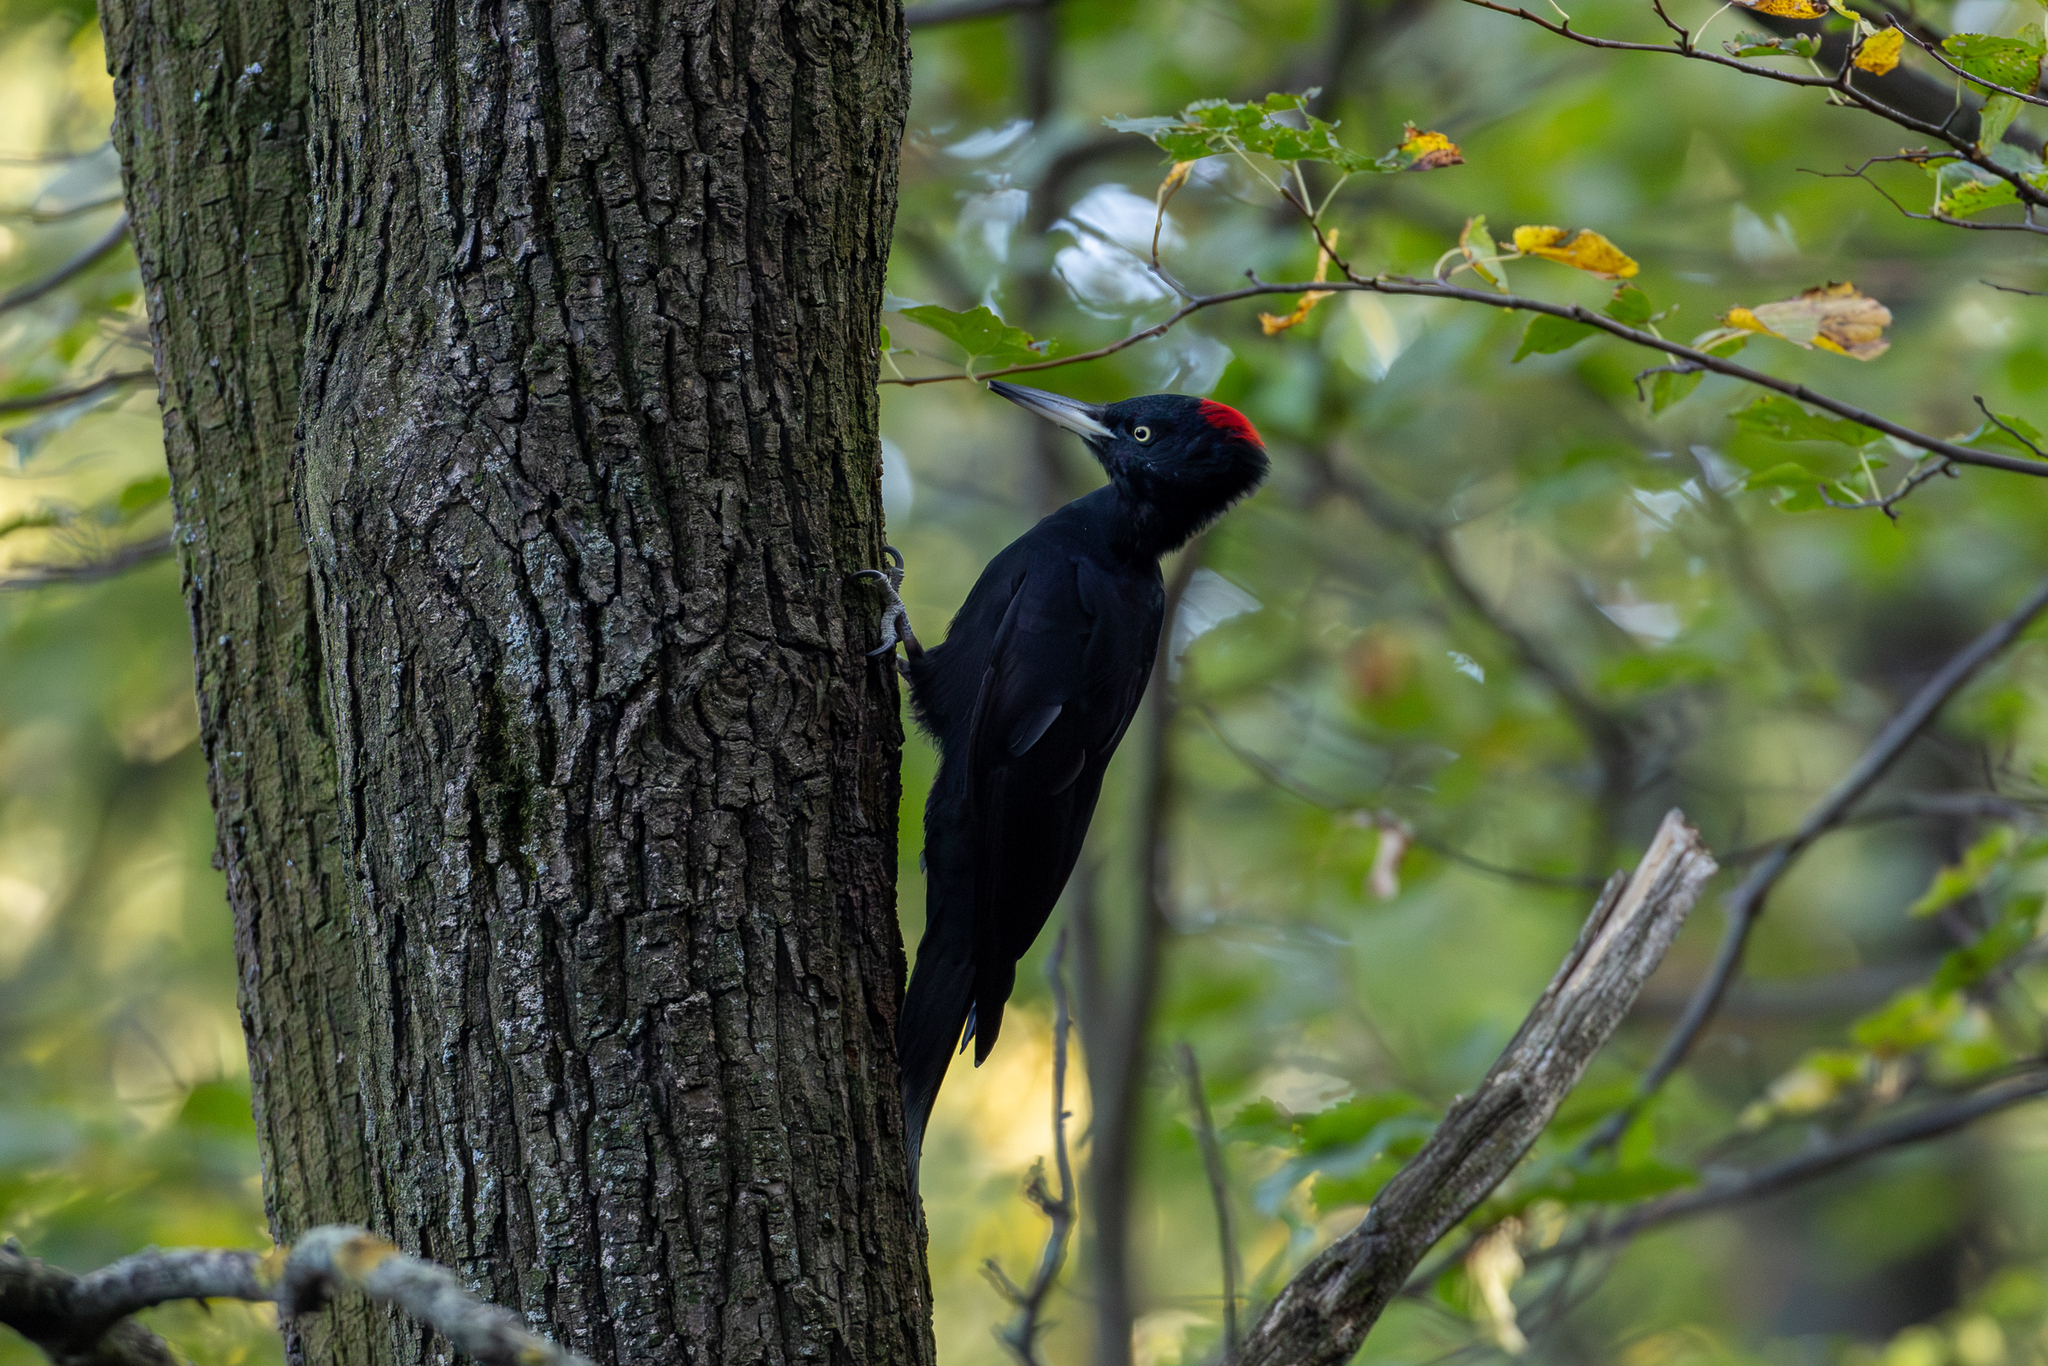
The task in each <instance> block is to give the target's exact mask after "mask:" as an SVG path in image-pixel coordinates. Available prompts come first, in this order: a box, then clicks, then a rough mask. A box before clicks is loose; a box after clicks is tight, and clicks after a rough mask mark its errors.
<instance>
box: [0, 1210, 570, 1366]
mask: <svg viewBox="0 0 2048 1366" xmlns="http://www.w3.org/2000/svg"><path fill="white" fill-rule="evenodd" d="M338 1289H349V1290H357V1291H361V1292H362V1293H363V1294H365V1295H367V1296H369V1297H370V1298H371V1299H373V1300H376V1301H378V1302H379V1303H382V1304H389V1305H391V1306H393V1307H394V1308H396V1309H398V1310H400V1311H401V1312H403V1313H404V1314H406V1315H407V1316H408V1317H410V1318H412V1319H414V1320H416V1321H418V1322H420V1323H423V1324H425V1325H426V1326H428V1327H429V1328H432V1329H434V1330H435V1331H436V1332H438V1333H440V1334H441V1335H442V1336H443V1337H445V1338H447V1339H448V1341H449V1343H450V1344H451V1345H452V1346H453V1347H454V1348H455V1350H456V1351H458V1352H460V1353H462V1354H463V1355H465V1356H470V1357H474V1358H476V1360H477V1361H478V1362H480V1363H483V1366H590V1364H589V1363H588V1362H586V1361H585V1360H584V1359H583V1358H582V1357H579V1356H577V1355H576V1354H575V1353H573V1352H570V1351H567V1350H565V1349H564V1348H562V1347H560V1346H558V1345H557V1344H555V1343H553V1342H550V1341H549V1340H548V1339H546V1338H543V1337H539V1336H537V1335H535V1334H533V1333H530V1332H528V1331H527V1330H526V1328H525V1327H524V1326H523V1325H522V1324H521V1323H520V1321H519V1318H518V1316H517V1315H515V1314H513V1313H511V1312H510V1311H509V1310H505V1309H500V1308H498V1307H497V1306H496V1305H492V1304H487V1303H485V1302H484V1301H482V1300H480V1299H478V1298H477V1297H476V1296H474V1295H472V1294H470V1293H469V1291H467V1290H465V1289H463V1287H462V1283H461V1281H459V1280H458V1279H457V1278H456V1276H455V1273H454V1272H452V1271H449V1270H448V1269H447V1268H446V1267H441V1266H436V1265H435V1264H434V1263H432V1262H425V1261H421V1260H419V1259H418V1258H416V1257H408V1256H407V1255H405V1254H404V1253H403V1252H400V1251H399V1250H398V1249H397V1248H396V1247H393V1246H392V1245H391V1244H390V1243H387V1242H385V1241H384V1240H383V1239H382V1238H379V1237H376V1236H375V1235H373V1234H369V1233H365V1232H364V1231H363V1230H362V1229H359V1228H350V1227H347V1226H346V1225H341V1224H329V1225H327V1226H325V1227H322V1228H316V1229H313V1230H311V1231H309V1232H308V1233H307V1234H306V1235H305V1236H304V1237H302V1238H301V1239H299V1241H298V1243H297V1244H296V1245H295V1246H293V1247H292V1248H291V1249H290V1250H289V1252H287V1251H286V1250H285V1249H282V1248H279V1249H276V1250H273V1251H272V1252H270V1253H269V1254H267V1255H266V1254H262V1253H256V1252H226V1251H213V1250H208V1249H194V1248H186V1249H173V1250H171V1251H158V1250H157V1249H155V1248H152V1249H150V1250H148V1251H146V1252H139V1253H137V1254H136V1255H134V1256H133V1257H124V1258H122V1259H121V1260H120V1261H118V1262H115V1263H114V1264H113V1265H112V1266H109V1267H105V1268H103V1269H102V1270H99V1271H95V1272H93V1273H92V1274H91V1275H87V1276H78V1275H74V1274H72V1273H71V1272H69V1271H64V1270H62V1269H60V1268H57V1267H53V1266H48V1265H45V1264H44V1263H42V1262H40V1261H37V1260H36V1259H35V1258H33V1257H30V1256H29V1255H28V1254H27V1253H25V1252H23V1251H22V1249H21V1246H20V1245H19V1244H18V1243H15V1242H13V1241H11V1240H10V1241H9V1242H8V1243H7V1244H5V1245H4V1246H0V1323H4V1324H6V1325H7V1326H8V1327H10V1328H12V1329H14V1330H15V1331H16V1332H18V1333H20V1334H21V1335H22V1336H23V1337H25V1338H27V1339H28V1340H29V1341H30V1342H33V1343H34V1344H35V1345H36V1346H37V1347H39V1348H41V1349H42V1350H43V1352H44V1354H45V1355H47V1356H48V1357H49V1358H50V1360H51V1361H52V1362H53V1363H55V1366H174V1363H175V1360H176V1359H175V1358H174V1357H173V1356H172V1354H171V1351H170V1349H169V1348H168V1347H166V1346H165V1345H164V1343H163V1341H162V1340H161V1339H159V1338H158V1337H157V1336H156V1335H155V1334H154V1333H152V1332H150V1331H149V1330H148V1329H147V1328H144V1327H143V1326H142V1325H141V1324H139V1323H136V1322H135V1321H134V1320H133V1319H132V1318H131V1317H130V1315H133V1314H136V1313H139V1312H140V1311H142V1310H144V1309H148V1308H151V1307H152V1306H154V1305H159V1304H166V1303H168V1302H170V1301H172V1300H202V1301H203V1300H247V1301H250V1302H252V1303H259V1304H267V1303H275V1304H276V1305H278V1307H279V1308H280V1310H282V1311H283V1312H285V1313H288V1314H304V1313H311V1312H313V1311H314V1310H317V1309H320V1308H323V1307H324V1306H325V1305H326V1304H327V1301H328V1300H329V1299H330V1298H331V1297H332V1295H333V1293H334V1292H335V1291H336V1290H338Z"/></svg>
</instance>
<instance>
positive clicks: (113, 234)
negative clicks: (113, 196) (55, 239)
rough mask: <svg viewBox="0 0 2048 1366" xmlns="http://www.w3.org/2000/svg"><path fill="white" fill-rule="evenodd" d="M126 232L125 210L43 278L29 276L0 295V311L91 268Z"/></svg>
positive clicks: (34, 297)
mask: <svg viewBox="0 0 2048 1366" xmlns="http://www.w3.org/2000/svg"><path fill="white" fill-rule="evenodd" d="M127 236H128V215H127V214H125V213H124V214H122V215H121V217H120V218H119V219H117V220H116V221H115V223H114V226H113V227H111V228H108V229H107V231H106V234H105V235H104V236H102V237H101V238H100V239H99V240H98V241H97V242H94V243H93V244H92V245H91V246H89V247H87V248H85V250H83V251H81V252H79V253H78V255H76V256H74V257H72V258H71V259H70V260H69V261H66V262H65V263H64V264H63V265H61V266H59V267H57V268H56V269H55V270H53V271H51V272H50V273H49V274H48V275H45V276H44V277H43V278H42V279H40V280H32V281H30V282H29V283H28V284H25V285H23V286H22V287H21V288H19V289H17V290H14V291H13V292H11V293H8V294H4V295H0V313H5V312H7V311H8V310H9V309H15V308H20V307H21V306H22V305H23V304H32V303H34V302H35V301H36V300H37V299H40V298H42V297H43V296H44V295H45V294H48V293H49V292H50V291H52V290H54V289H56V288H58V287H59V286H60V285H63V284H65V283H66V282H68V281H69V280H70V279H71V278H72V277H73V276H75V275H78V274H80V273H82V272H84V271H85V270H88V269H90V268H91V267H92V266H93V265H94V263H96V262H97V261H99V259H100V258H101V257H103V256H105V255H107V253H109V252H111V251H112V250H113V249H114V248H115V247H118V246H120V245H121V243H122V242H123V241H124V240H126V239H127Z"/></svg>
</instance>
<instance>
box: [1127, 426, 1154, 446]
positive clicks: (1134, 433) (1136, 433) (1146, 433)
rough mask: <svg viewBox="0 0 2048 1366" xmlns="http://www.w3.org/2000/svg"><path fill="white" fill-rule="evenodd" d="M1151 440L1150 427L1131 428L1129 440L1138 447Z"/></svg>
mask: <svg viewBox="0 0 2048 1366" xmlns="http://www.w3.org/2000/svg"><path fill="white" fill-rule="evenodd" d="M1151 439H1152V429H1151V428H1150V427H1133V428H1131V440H1133V441H1135V442H1137V443H1138V444H1139V445H1140V446H1142V445H1144V444H1145V443H1146V442H1147V441H1150V440H1151Z"/></svg>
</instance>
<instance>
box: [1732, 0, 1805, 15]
mask: <svg viewBox="0 0 2048 1366" xmlns="http://www.w3.org/2000/svg"><path fill="white" fill-rule="evenodd" d="M1734 3H1735V4H1738V5H1740V6H1742V8H1744V9H1746V10H1750V11H1751V12H1753V13H1756V14H1768V15H1771V16H1773V17H1774V18H1778V19H1825V18H1827V17H1828V7H1827V5H1826V3H1825V0H1734Z"/></svg>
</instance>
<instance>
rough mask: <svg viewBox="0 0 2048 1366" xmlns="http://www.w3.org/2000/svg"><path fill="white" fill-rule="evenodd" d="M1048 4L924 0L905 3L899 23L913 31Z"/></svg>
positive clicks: (1044, 1) (1037, 1) (1043, 0)
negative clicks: (917, 2) (914, 3)
mask: <svg viewBox="0 0 2048 1366" xmlns="http://www.w3.org/2000/svg"><path fill="white" fill-rule="evenodd" d="M1051 4H1052V0H926V3H924V4H921V5H905V6H904V7H903V22H904V23H906V24H908V25H909V26H910V27H911V28H912V29H913V30H915V29H924V28H937V27H938V26H939V25H941V24H957V23H960V22H962V21H963V20H967V19H992V18H994V17H996V16H997V15H1001V14H1015V13H1017V12H1018V11H1020V10H1028V9H1045V8H1047V7H1048V6H1050V5H1051Z"/></svg>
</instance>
